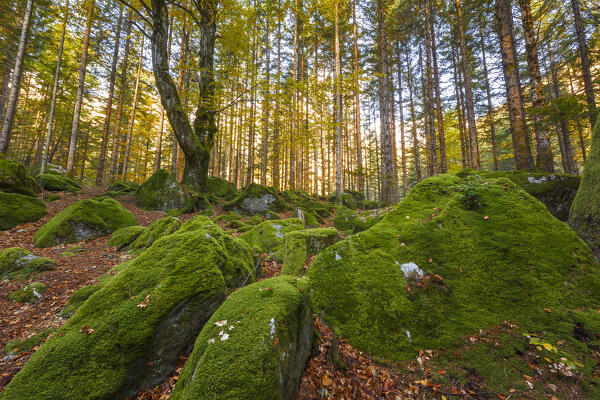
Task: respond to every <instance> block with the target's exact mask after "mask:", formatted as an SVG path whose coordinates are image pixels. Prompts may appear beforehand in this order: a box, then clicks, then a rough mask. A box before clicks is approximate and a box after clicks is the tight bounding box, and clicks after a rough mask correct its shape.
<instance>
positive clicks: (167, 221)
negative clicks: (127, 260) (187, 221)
mask: <svg viewBox="0 0 600 400" xmlns="http://www.w3.org/2000/svg"><path fill="white" fill-rule="evenodd" d="M180 227H181V220H180V219H179V218H176V217H166V218H162V219H159V220H156V221H154V222H152V223H151V224H150V225H148V227H147V228H146V229H144V230H143V231H142V232H141V234H140V235H139V236H138V237H137V238H136V239H135V240H134V241H133V242H132V243H131V244H130V245H129V250H131V251H138V252H139V251H143V250H146V249H147V248H148V247H150V246H152V243H154V242H156V241H157V240H158V239H160V238H161V237H163V236H167V235H170V234H172V233H174V232H175V231H176V230H177V229H179V228H180Z"/></svg>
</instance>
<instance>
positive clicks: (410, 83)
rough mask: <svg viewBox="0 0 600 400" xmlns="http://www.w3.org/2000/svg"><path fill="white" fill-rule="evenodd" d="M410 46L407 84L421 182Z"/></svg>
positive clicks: (414, 153)
mask: <svg viewBox="0 0 600 400" xmlns="http://www.w3.org/2000/svg"><path fill="white" fill-rule="evenodd" d="M408 52H409V51H408V47H407V48H406V51H405V53H404V54H405V57H406V72H407V84H408V94H409V97H410V118H411V120H412V140H413V157H414V159H415V175H416V177H417V182H421V180H422V179H423V178H422V175H421V158H420V155H419V138H418V136H417V112H416V110H415V102H414V98H413V79H412V69H411V66H410V60H409V58H408Z"/></svg>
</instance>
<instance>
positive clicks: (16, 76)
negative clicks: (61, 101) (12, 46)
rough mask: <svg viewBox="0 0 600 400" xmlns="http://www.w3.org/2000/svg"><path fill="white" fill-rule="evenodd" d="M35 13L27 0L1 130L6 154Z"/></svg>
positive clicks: (0, 146) (0, 139) (1, 148)
mask: <svg viewBox="0 0 600 400" xmlns="http://www.w3.org/2000/svg"><path fill="white" fill-rule="evenodd" d="M32 13H33V0H27V6H26V8H25V17H24V18H23V26H22V27H21V37H20V38H19V48H18V50H17V57H16V58H15V67H14V69H13V73H12V80H11V87H10V92H9V94H8V103H7V106H6V112H5V114H4V120H3V123H2V130H1V131H0V153H1V154H3V155H6V153H8V147H9V145H10V134H11V130H12V127H13V124H14V121H15V113H16V111H17V103H18V102H19V91H20V89H21V77H22V76H23V62H24V60H25V50H26V48H27V41H28V40H29V27H30V25H31V15H32Z"/></svg>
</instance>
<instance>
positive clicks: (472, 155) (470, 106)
mask: <svg viewBox="0 0 600 400" xmlns="http://www.w3.org/2000/svg"><path fill="white" fill-rule="evenodd" d="M499 1H502V0H499ZM456 12H457V15H458V36H459V49H460V60H461V68H462V74H463V81H464V87H465V99H466V103H467V121H468V122H469V137H468V138H469V147H470V149H471V151H470V152H469V167H471V168H477V169H479V168H481V166H480V164H479V152H478V151H477V149H478V148H479V145H478V143H477V126H476V122H475V104H474V103H473V89H472V85H471V71H470V68H469V54H468V53H467V44H466V41H465V33H464V26H463V14H462V6H461V3H460V0H456Z"/></svg>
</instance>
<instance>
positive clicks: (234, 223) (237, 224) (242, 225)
mask: <svg viewBox="0 0 600 400" xmlns="http://www.w3.org/2000/svg"><path fill="white" fill-rule="evenodd" d="M253 226H254V225H249V224H246V223H245V222H244V221H239V220H238V221H231V222H230V223H228V224H227V227H228V228H231V229H240V228H246V227H249V229H252V227H253Z"/></svg>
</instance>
